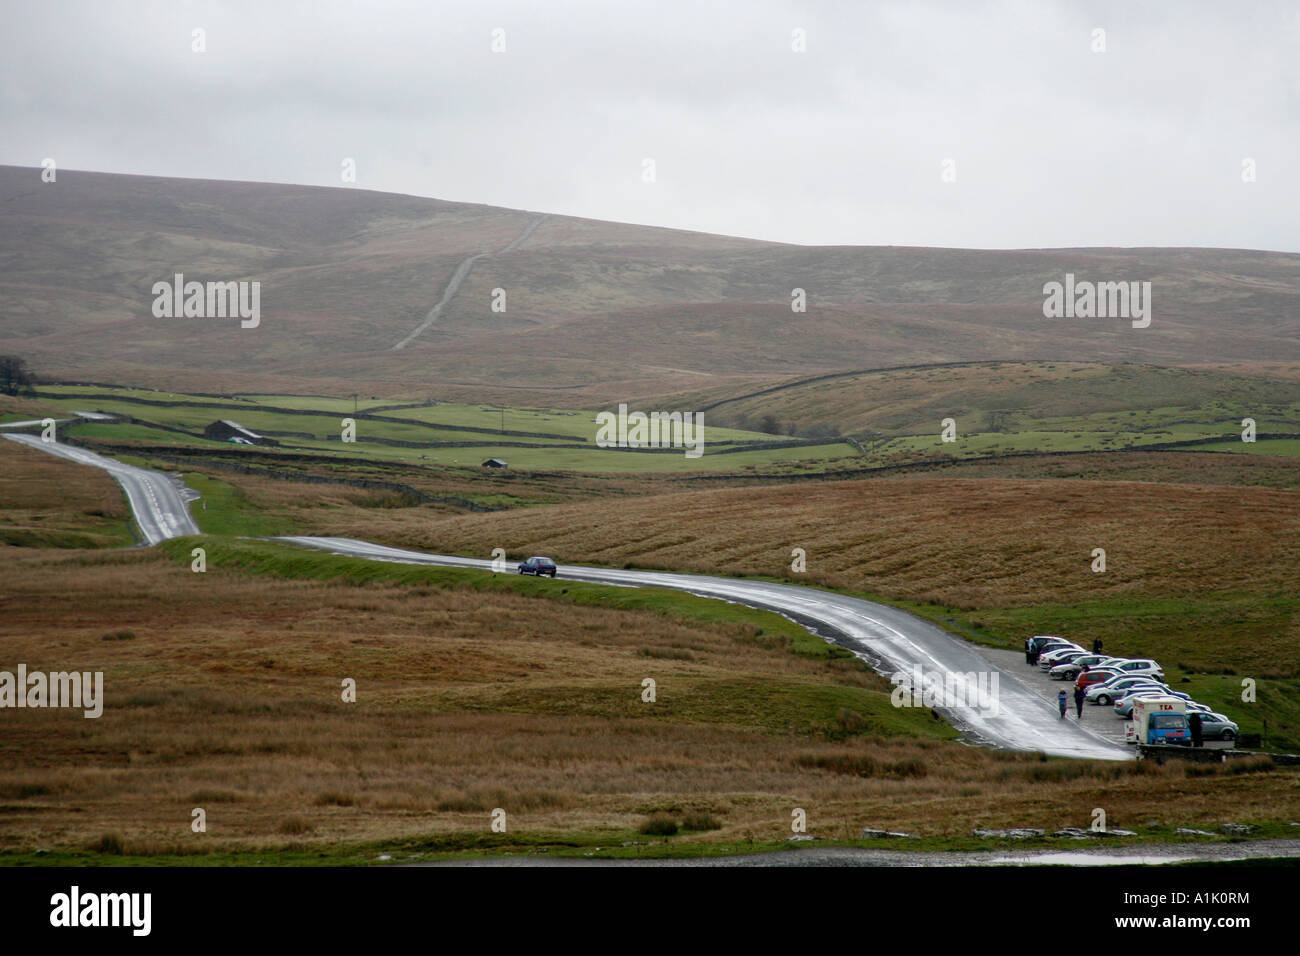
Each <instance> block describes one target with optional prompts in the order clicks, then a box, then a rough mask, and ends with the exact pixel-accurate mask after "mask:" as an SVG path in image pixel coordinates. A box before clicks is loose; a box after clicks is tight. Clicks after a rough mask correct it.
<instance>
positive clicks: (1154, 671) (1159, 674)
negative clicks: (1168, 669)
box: [1111, 657, 1165, 681]
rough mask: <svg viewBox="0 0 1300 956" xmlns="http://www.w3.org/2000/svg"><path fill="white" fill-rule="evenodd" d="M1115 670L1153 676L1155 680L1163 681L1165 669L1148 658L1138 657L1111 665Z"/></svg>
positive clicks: (1133, 674)
mask: <svg viewBox="0 0 1300 956" xmlns="http://www.w3.org/2000/svg"><path fill="white" fill-rule="evenodd" d="M1111 666H1112V667H1113V668H1114V669H1115V670H1117V671H1121V672H1123V673H1125V674H1130V675H1132V676H1134V677H1137V676H1139V675H1140V676H1143V677H1154V678H1156V680H1159V681H1164V679H1165V669H1164V668H1163V667H1161V666H1160V665H1159V664H1157V663H1156V662H1155V661H1153V660H1151V659H1150V658H1146V657H1143V658H1138V659H1136V660H1124V661H1121V662H1120V663H1118V664H1113V665H1111Z"/></svg>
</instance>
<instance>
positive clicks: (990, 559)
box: [335, 478, 1300, 675]
mask: <svg viewBox="0 0 1300 956" xmlns="http://www.w3.org/2000/svg"><path fill="white" fill-rule="evenodd" d="M335 527H336V528H337V529H338V531H339V532H340V533H345V534H353V535H356V536H367V537H370V538H377V539H379V540H385V541H389V542H392V543H395V544H401V545H406V546H410V547H415V548H419V549H423V550H428V551H442V552H454V553H461V554H484V555H486V554H489V553H490V552H491V550H492V548H495V547H502V548H505V549H506V551H507V553H508V554H509V555H510V556H511V557H513V556H514V555H525V554H551V555H553V556H554V557H556V558H557V559H558V560H559V561H561V563H563V562H566V561H571V562H579V563H581V562H589V563H593V564H603V565H613V566H637V567H650V568H664V569H671V570H690V571H711V572H720V573H724V574H752V575H766V576H772V577H778V578H786V579H790V580H796V581H802V582H804V583H811V584H820V585H826V586H831V587H837V588H845V589H849V590H854V591H863V592H868V593H873V594H877V595H881V596H883V597H885V598H887V599H892V600H898V601H903V602H916V603H921V604H926V603H929V604H934V605H938V606H941V607H948V608H954V609H957V610H960V611H962V612H966V613H968V614H971V615H974V618H975V619H976V621H977V622H978V620H979V619H980V618H981V617H984V618H986V619H989V620H992V619H993V617H994V616H995V615H994V612H999V611H1001V612H1007V614H1011V613H1012V612H1016V613H1015V614H1014V615H1013V617H1014V620H1010V619H1005V616H1004V623H1005V624H1007V626H1008V627H1010V626H1012V625H1014V626H1015V627H1017V628H1018V627H1021V626H1023V627H1033V626H1034V618H1033V615H1032V613H1031V612H1033V610H1034V609H1038V608H1052V609H1058V610H1060V613H1066V612H1067V611H1069V609H1076V608H1081V607H1094V608H1097V609H1098V610H1097V613H1096V614H1095V615H1094V618H1095V621H1094V623H1092V624H1088V623H1087V622H1078V626H1079V627H1085V626H1092V627H1094V628H1097V629H1099V632H1098V633H1097V634H1096V635H1095V636H1104V637H1106V638H1107V639H1108V640H1109V639H1111V638H1115V639H1116V640H1115V641H1114V642H1113V643H1108V645H1107V646H1108V647H1110V648H1113V649H1114V650H1116V651H1121V650H1122V649H1124V648H1126V647H1128V648H1129V649H1130V650H1131V652H1133V653H1139V654H1153V653H1157V652H1159V653H1161V654H1164V655H1168V659H1169V662H1170V663H1172V662H1173V660H1174V659H1175V658H1176V657H1177V655H1180V654H1183V653H1184V652H1191V657H1190V658H1189V659H1191V660H1195V661H1196V662H1197V663H1198V664H1199V665H1201V666H1205V667H1225V666H1234V667H1238V668H1257V669H1263V670H1264V671H1265V672H1268V673H1273V674H1280V675H1285V674H1287V673H1293V672H1294V670H1295V665H1296V662H1297V661H1300V654H1297V650H1296V649H1297V647H1300V617H1298V616H1297V615H1295V613H1294V601H1295V597H1296V595H1295V581H1296V579H1297V572H1298V570H1300V492H1297V491H1293V490H1284V489H1274V488H1246V487H1228V486H1199V485H1187V484H1159V483H1148V482H1120V481H1106V482H1102V481H1072V480H1055V481H1052V480H1008V479H931V478H897V479H882V480H875V481H842V482H828V483H805V484H788V485H777V486H761V487H752V488H741V489H718V490H713V491H694V492H684V493H680V494H674V495H659V496H653V497H645V498H639V499H635V500H632V501H596V502H589V503H584V504H571V505H562V506H558V507H555V508H548V509H545V510H536V511H514V512H506V513H498V514H487V515H472V516H457V517H452V518H440V519H435V518H428V519H426V520H424V521H419V520H411V519H410V517H409V516H404V517H403V518H401V519H399V518H397V517H396V516H391V517H389V516H385V517H384V518H380V519H376V520H374V521H369V522H360V521H358V522H356V523H352V522H350V521H349V520H347V518H345V517H344V516H339V519H338V520H337V521H336V522H335ZM794 548H803V549H805V551H806V552H807V572H806V573H805V574H794V573H792V572H791V570H790V566H791V551H792V549H794ZM1095 548H1103V549H1105V551H1106V561H1107V564H1106V571H1105V572H1104V573H1094V572H1093V571H1092V561H1093V549H1095ZM1206 608H1210V609H1216V608H1217V609H1218V610H1217V611H1216V613H1215V614H1212V615H1206V614H1205V613H1203V611H1204V610H1205V609H1206ZM1021 612H1023V613H1021ZM1052 613H1053V614H1054V615H1057V616H1059V614H1057V611H1056V610H1054V611H1053V612H1052ZM976 626H978V623H977V625H976ZM1198 631H1199V633H1194V632H1198ZM1144 635H1146V638H1145V639H1144ZM1024 636H1025V635H1024V633H1020V632H1019V631H1018V630H1016V631H1015V632H1014V633H1008V634H1003V635H1002V637H1003V638H1004V639H1005V640H1006V641H1008V642H1011V643H1015V642H1018V641H1020V640H1023V638H1024ZM1093 636H1094V634H1092V633H1089V634H1088V635H1087V638H1088V639H1089V640H1091V638H1092V637H1093ZM1241 672H1242V673H1250V672H1251V671H1250V670H1241Z"/></svg>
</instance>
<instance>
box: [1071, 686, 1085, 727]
mask: <svg viewBox="0 0 1300 956" xmlns="http://www.w3.org/2000/svg"><path fill="white" fill-rule="evenodd" d="M1087 696H1088V691H1087V690H1086V689H1085V688H1083V687H1080V686H1079V685H1078V684H1075V685H1074V708H1075V710H1076V711H1077V713H1076V717H1077V719H1079V720H1083V701H1084V698H1086V697H1087Z"/></svg>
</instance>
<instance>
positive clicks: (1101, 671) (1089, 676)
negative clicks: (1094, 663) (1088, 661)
mask: <svg viewBox="0 0 1300 956" xmlns="http://www.w3.org/2000/svg"><path fill="white" fill-rule="evenodd" d="M1119 676H1120V673H1119V671H1113V670H1109V669H1107V668H1102V667H1098V668H1095V669H1093V670H1090V671H1084V672H1083V673H1082V674H1080V675H1079V676H1078V678H1076V679H1075V681H1074V686H1075V687H1092V686H1094V685H1096V684H1101V683H1104V682H1105V681H1108V680H1111V679H1113V678H1116V677H1119Z"/></svg>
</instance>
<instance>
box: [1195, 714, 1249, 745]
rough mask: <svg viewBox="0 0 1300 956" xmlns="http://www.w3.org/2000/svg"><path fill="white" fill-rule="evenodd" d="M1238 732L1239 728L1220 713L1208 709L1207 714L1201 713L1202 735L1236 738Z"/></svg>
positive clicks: (1223, 738)
mask: <svg viewBox="0 0 1300 956" xmlns="http://www.w3.org/2000/svg"><path fill="white" fill-rule="evenodd" d="M1240 733H1241V728H1239V727H1238V726H1237V725H1236V724H1235V723H1233V722H1232V721H1231V720H1229V719H1228V718H1227V717H1224V716H1223V715H1222V714H1216V713H1214V712H1213V711H1210V713H1208V714H1201V736H1202V737H1207V738H1209V737H1216V738H1218V739H1219V740H1236V739H1237V735H1238V734H1240Z"/></svg>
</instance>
